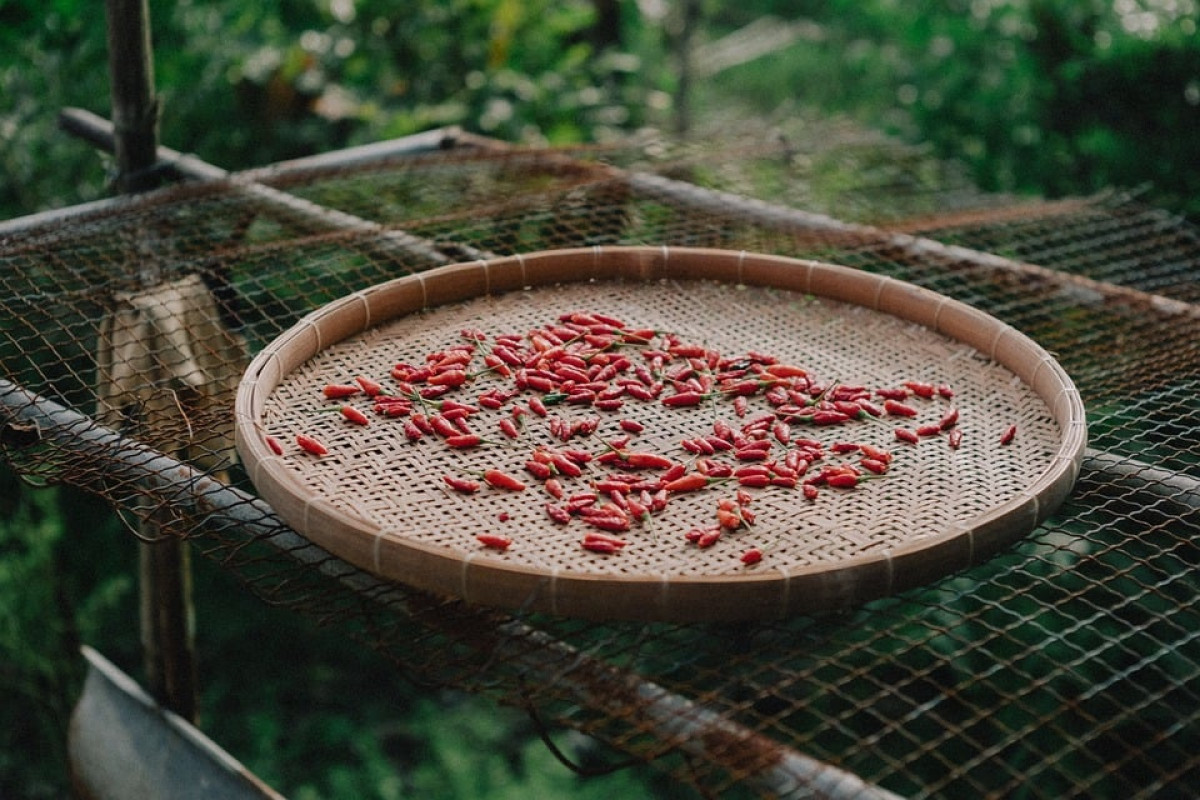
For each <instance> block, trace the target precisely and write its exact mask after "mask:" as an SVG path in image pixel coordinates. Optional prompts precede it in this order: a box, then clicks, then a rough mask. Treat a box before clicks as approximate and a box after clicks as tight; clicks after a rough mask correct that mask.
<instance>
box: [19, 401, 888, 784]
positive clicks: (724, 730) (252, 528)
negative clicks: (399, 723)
mask: <svg viewBox="0 0 1200 800" xmlns="http://www.w3.org/2000/svg"><path fill="white" fill-rule="evenodd" d="M0 409H2V410H3V415H2V416H0V438H2V435H3V431H4V430H7V429H19V430H27V429H28V428H29V427H31V426H32V427H34V428H35V429H36V430H37V432H38V439H39V442H40V443H42V444H48V445H52V446H53V447H55V448H57V449H61V450H63V451H64V452H66V453H69V454H70V455H71V456H72V457H73V458H77V459H79V460H81V461H86V463H88V464H89V465H90V466H91V467H92V474H94V475H100V474H103V475H105V476H106V478H108V479H112V480H116V481H136V482H138V484H139V485H142V486H145V487H148V488H149V489H151V490H154V491H157V492H160V493H161V495H160V499H161V500H162V502H163V503H164V504H168V505H170V506H171V507H173V508H178V509H180V510H182V511H184V512H185V513H187V514H188V515H189V516H193V517H195V518H197V519H200V520H201V521H202V522H201V524H200V527H206V528H211V529H212V530H219V531H221V532H222V533H223V534H224V535H226V536H228V535H230V534H231V533H234V532H238V531H240V532H241V533H242V534H244V535H245V536H246V538H247V539H248V540H249V539H256V540H261V541H264V542H267V543H269V544H271V545H273V546H275V547H276V548H278V549H279V550H280V552H281V553H283V554H285V555H286V556H287V557H289V558H292V559H296V560H298V561H300V562H301V563H305V564H308V565H311V566H313V567H314V568H315V569H317V570H319V571H320V572H322V573H323V574H325V575H327V576H329V577H332V578H334V579H336V580H337V581H339V582H341V583H342V584H344V585H345V586H347V587H348V588H350V589H352V590H354V591H355V592H357V593H359V594H360V596H363V597H369V598H371V599H372V600H373V601H375V602H377V603H380V604H382V605H385V606H386V607H388V608H395V609H399V610H401V611H408V606H409V604H408V603H407V601H406V599H405V598H406V597H408V596H410V595H407V594H406V593H405V592H402V591H401V590H399V589H398V588H396V587H394V586H392V585H390V584H387V583H384V582H381V581H379V580H378V579H376V578H374V577H372V576H370V575H368V574H367V573H364V572H362V571H360V570H358V569H356V568H355V567H353V566H351V565H349V564H346V563H345V562H343V561H341V560H340V559H337V558H335V557H333V556H331V555H330V554H328V553H327V552H326V551H325V550H323V549H321V548H319V547H317V546H316V545H313V544H310V543H309V542H308V541H307V540H305V539H304V538H303V537H301V536H300V535H299V534H297V533H295V532H294V531H292V530H291V528H289V527H288V526H287V525H286V524H285V523H284V522H283V521H282V520H280V519H279V518H278V517H277V516H276V515H275V513H274V511H273V510H271V508H270V507H269V506H267V505H266V504H265V503H263V502H262V501H261V500H258V499H257V498H255V497H253V496H252V495H250V494H247V493H245V492H243V491H241V490H238V489H236V488H234V487H230V486H227V485H225V484H223V483H221V482H220V481H218V480H216V479H214V478H213V477H212V476H210V475H208V474H206V473H204V472H202V471H200V470H197V469H195V468H193V467H191V466H189V465H187V464H184V463H182V462H180V461H178V460H176V459H174V458H171V457H170V456H167V455H164V454H162V453H159V452H157V451H155V450H153V449H151V448H150V447H147V446H146V445H143V444H140V443H138V442H136V441H133V440H130V439H128V438H125V437H123V436H121V435H120V434H119V433H116V432H115V431H111V430H109V429H107V428H104V427H102V426H100V425H98V424H96V423H95V422H93V421H92V420H91V419H90V418H88V417H86V416H84V415H83V414H80V413H79V412H77V411H73V410H71V409H69V408H66V407H65V406H62V405H61V404H59V403H56V402H54V401H52V400H49V399H46V398H43V397H39V396H38V395H35V394H33V393H32V392H29V391H27V390H25V389H23V388H21V387H20V386H18V385H17V384H15V383H12V382H11V381H7V380H3V379H0ZM98 466H101V467H102V468H101V469H96V467H98ZM198 529H199V527H198V528H197V530H198ZM480 618H483V619H484V621H485V623H486V624H482V625H479V624H476V625H473V626H471V630H473V631H476V632H478V634H479V635H477V636H473V637H472V638H471V642H472V644H473V646H474V647H475V648H476V650H477V651H478V653H479V655H480V656H481V659H482V661H483V662H484V663H510V664H512V665H513V666H514V667H515V668H516V669H518V670H519V671H520V674H521V676H522V679H523V680H524V682H525V683H526V684H527V685H532V686H536V685H539V682H541V683H545V684H546V685H553V686H554V687H555V690H556V691H564V692H566V693H568V694H569V695H570V696H571V697H572V699H573V701H575V702H578V703H579V704H580V705H582V706H584V707H587V708H589V709H593V710H596V711H599V712H601V713H604V714H608V715H611V716H615V717H617V718H620V719H623V720H626V721H630V720H629V719H628V718H629V717H633V718H634V720H633V721H632V722H633V724H636V725H638V726H639V727H644V729H647V730H649V731H652V732H653V733H654V735H655V736H656V737H657V738H658V739H659V740H660V741H662V742H667V743H671V744H674V745H676V746H678V747H679V748H680V749H681V750H683V751H685V752H687V753H690V754H692V755H695V756H697V757H699V758H702V759H704V760H705V761H706V762H708V763H716V764H718V765H720V766H721V767H723V768H725V769H728V770H729V771H730V772H731V773H732V774H734V775H744V776H745V777H744V781H745V782H746V784H747V785H749V786H751V787H754V788H756V789H759V790H761V791H763V792H764V793H768V794H770V795H771V796H775V797H788V798H829V800H839V799H841V800H850V798H857V799H858V800H896V795H894V794H892V793H890V792H888V791H886V790H884V789H881V788H879V787H876V786H871V785H869V784H867V783H866V782H864V781H863V780H862V779H861V778H859V777H857V776H856V775H853V774H852V773H849V772H846V771H845V770H842V769H840V768H838V767H835V766H832V765H830V764H825V763H823V762H820V761H818V760H816V759H814V758H811V757H809V756H805V755H802V754H800V753H797V752H795V751H794V750H791V749H790V748H788V747H786V746H784V745H782V744H780V743H778V742H776V741H774V740H771V739H769V738H767V737H765V736H763V735H761V734H759V733H756V732H754V731H752V730H750V729H748V728H746V727H744V726H742V725H739V724H737V723H735V722H732V721H730V720H727V719H725V718H724V717H722V716H721V715H720V714H718V713H717V712H715V711H712V710H710V709H706V708H704V707H703V706H700V705H698V704H696V703H695V702H693V701H691V700H689V699H687V698H685V697H682V696H680V695H677V694H674V693H672V692H670V691H668V690H667V689H665V688H663V687H661V686H659V685H658V684H655V683H653V682H651V681H646V680H643V679H642V678H641V677H639V676H638V675H637V674H636V673H633V672H630V671H627V670H622V669H618V668H616V667H613V666H612V665H610V664H608V663H606V662H603V661H600V660H598V659H595V658H591V657H589V656H587V655H586V654H582V653H580V652H579V651H577V650H576V649H575V648H573V647H571V646H570V645H568V644H566V643H564V642H562V641H560V640H558V639H555V638H554V637H552V636H550V635H549V634H546V633H544V632H542V631H539V630H537V629H534V628H532V627H530V626H529V625H527V624H525V623H523V622H521V621H519V620H516V619H512V618H510V617H507V616H503V615H499V614H496V613H495V612H486V611H482V610H481V611H473V610H470V609H466V608H463V609H461V610H459V611H457V612H456V613H454V614H451V613H450V612H449V611H447V612H446V614H445V615H441V614H425V615H423V617H422V619H423V620H424V621H425V623H426V624H431V625H439V626H441V627H442V628H444V629H445V631H446V632H447V634H448V635H452V636H453V635H456V634H457V635H458V636H459V637H461V634H462V631H463V629H465V627H466V626H467V624H468V623H466V622H465V620H467V619H473V620H476V621H478V620H479V619H480ZM492 618H498V619H499V620H500V622H499V624H492ZM562 664H568V665H570V666H569V668H567V669H561V668H560V667H559V666H558V665H562Z"/></svg>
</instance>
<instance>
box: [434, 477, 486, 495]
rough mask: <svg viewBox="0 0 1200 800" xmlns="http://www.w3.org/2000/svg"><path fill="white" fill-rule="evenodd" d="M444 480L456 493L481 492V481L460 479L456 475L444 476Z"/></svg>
mask: <svg viewBox="0 0 1200 800" xmlns="http://www.w3.org/2000/svg"><path fill="white" fill-rule="evenodd" d="M442 480H443V481H445V482H446V485H447V486H449V487H450V488H451V489H454V490H455V491H456V492H462V493H463V494H471V493H473V492H478V491H479V481H473V480H471V479H469V478H460V477H458V476H456V475H443V476H442Z"/></svg>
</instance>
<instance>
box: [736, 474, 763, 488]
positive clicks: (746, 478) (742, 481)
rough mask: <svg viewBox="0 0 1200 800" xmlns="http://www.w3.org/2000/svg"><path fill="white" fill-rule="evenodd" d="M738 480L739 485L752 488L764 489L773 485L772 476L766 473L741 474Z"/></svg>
mask: <svg viewBox="0 0 1200 800" xmlns="http://www.w3.org/2000/svg"><path fill="white" fill-rule="evenodd" d="M737 482H738V486H745V487H748V488H750V489H762V488H764V487H767V486H770V485H771V476H770V475H768V474H766V473H763V474H758V475H739V476H738V478H737Z"/></svg>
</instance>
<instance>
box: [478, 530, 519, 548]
mask: <svg viewBox="0 0 1200 800" xmlns="http://www.w3.org/2000/svg"><path fill="white" fill-rule="evenodd" d="M475 538H476V539H478V540H479V543H480V544H482V545H483V546H484V547H490V548H492V549H493V550H507V549H508V548H510V547H512V539H510V538H508V537H507V536H501V535H500V534H498V533H481V534H478V535H477V536H476V537H475Z"/></svg>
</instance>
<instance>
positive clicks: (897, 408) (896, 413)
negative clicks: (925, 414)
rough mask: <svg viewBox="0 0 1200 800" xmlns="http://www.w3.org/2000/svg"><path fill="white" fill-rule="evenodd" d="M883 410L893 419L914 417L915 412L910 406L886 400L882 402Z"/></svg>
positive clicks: (897, 401) (889, 399)
mask: <svg viewBox="0 0 1200 800" xmlns="http://www.w3.org/2000/svg"><path fill="white" fill-rule="evenodd" d="M883 410H884V411H886V412H887V413H888V414H891V415H892V416H893V417H915V416H917V410H916V409H915V408H913V407H912V406H910V405H905V404H904V403H901V402H900V401H899V400H892V399H891V398H888V399H887V400H884V401H883Z"/></svg>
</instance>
